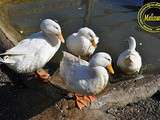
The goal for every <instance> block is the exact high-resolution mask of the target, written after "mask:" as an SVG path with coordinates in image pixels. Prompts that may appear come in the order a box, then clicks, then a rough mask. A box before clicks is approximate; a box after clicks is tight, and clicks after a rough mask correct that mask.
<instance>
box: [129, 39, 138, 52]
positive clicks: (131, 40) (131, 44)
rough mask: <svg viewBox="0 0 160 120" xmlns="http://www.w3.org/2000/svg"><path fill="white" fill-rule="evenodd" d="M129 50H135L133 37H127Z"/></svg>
mask: <svg viewBox="0 0 160 120" xmlns="http://www.w3.org/2000/svg"><path fill="white" fill-rule="evenodd" d="M128 42H129V50H131V51H132V50H135V49H136V40H135V38H134V37H132V36H130V37H129V41H128Z"/></svg>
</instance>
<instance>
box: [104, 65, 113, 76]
mask: <svg viewBox="0 0 160 120" xmlns="http://www.w3.org/2000/svg"><path fill="white" fill-rule="evenodd" d="M106 68H107V70H108V71H109V73H111V74H114V70H113V67H112V64H109V65H107V66H106Z"/></svg>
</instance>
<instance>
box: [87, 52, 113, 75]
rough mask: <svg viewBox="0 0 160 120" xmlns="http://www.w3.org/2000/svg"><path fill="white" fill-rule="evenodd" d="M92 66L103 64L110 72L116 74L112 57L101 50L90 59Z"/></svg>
mask: <svg viewBox="0 0 160 120" xmlns="http://www.w3.org/2000/svg"><path fill="white" fill-rule="evenodd" d="M89 63H90V66H92V67H96V66H102V67H105V68H106V69H107V70H108V72H109V73H111V74H114V70H113V67H112V58H111V56H110V55H109V54H108V53H105V52H99V53H96V54H95V55H94V56H93V57H92V58H91V60H90V62H89Z"/></svg>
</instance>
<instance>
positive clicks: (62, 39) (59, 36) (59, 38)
mask: <svg viewBox="0 0 160 120" xmlns="http://www.w3.org/2000/svg"><path fill="white" fill-rule="evenodd" d="M57 37H58V40H60V41H61V42H62V43H64V38H63V35H62V33H60V34H57Z"/></svg>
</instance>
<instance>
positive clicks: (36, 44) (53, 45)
mask: <svg viewBox="0 0 160 120" xmlns="http://www.w3.org/2000/svg"><path fill="white" fill-rule="evenodd" d="M40 28H41V31H40V32H37V33H34V34H32V35H31V36H29V37H28V38H26V39H24V40H22V41H21V42H19V43H18V45H16V46H15V47H13V48H11V49H9V50H7V51H6V52H5V53H2V54H0V56H1V57H0V62H2V63H5V64H6V65H7V66H8V67H9V68H11V69H13V70H14V71H16V72H18V73H32V72H34V71H36V70H37V72H36V73H37V75H38V76H39V77H40V78H42V79H47V78H48V77H49V74H48V73H47V72H45V71H44V70H39V69H40V68H42V67H43V66H44V65H45V64H46V63H47V62H48V61H49V60H50V59H51V58H52V57H53V56H54V54H55V53H56V52H57V50H58V49H59V47H60V45H61V42H62V43H63V42H64V39H63V36H62V32H61V28H60V25H59V24H58V23H56V22H55V21H53V20H51V19H45V20H43V21H42V22H41V24H40Z"/></svg>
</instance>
